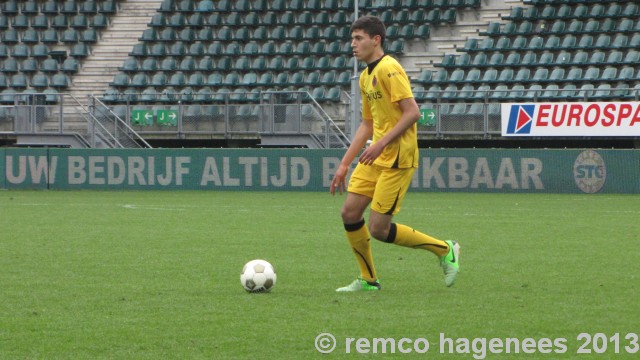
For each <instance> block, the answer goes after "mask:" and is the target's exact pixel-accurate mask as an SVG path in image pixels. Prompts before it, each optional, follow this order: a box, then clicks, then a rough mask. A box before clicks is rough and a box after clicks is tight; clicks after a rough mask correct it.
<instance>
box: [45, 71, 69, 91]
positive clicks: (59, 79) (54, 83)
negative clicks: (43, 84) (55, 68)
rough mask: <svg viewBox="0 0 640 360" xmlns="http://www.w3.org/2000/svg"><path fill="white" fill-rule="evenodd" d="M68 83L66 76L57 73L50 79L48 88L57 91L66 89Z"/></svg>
mask: <svg viewBox="0 0 640 360" xmlns="http://www.w3.org/2000/svg"><path fill="white" fill-rule="evenodd" d="M70 83H71V81H70V80H69V77H68V76H67V75H66V74H63V73H57V74H55V75H53V77H52V78H51V84H50V86H51V87H53V88H55V89H58V90H59V89H66V88H68V87H69V84H70Z"/></svg>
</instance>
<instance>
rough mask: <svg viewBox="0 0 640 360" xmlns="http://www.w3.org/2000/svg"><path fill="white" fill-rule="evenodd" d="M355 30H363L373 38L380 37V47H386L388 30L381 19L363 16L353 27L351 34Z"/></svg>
mask: <svg viewBox="0 0 640 360" xmlns="http://www.w3.org/2000/svg"><path fill="white" fill-rule="evenodd" d="M354 30H362V31H364V32H365V33H366V34H367V35H369V36H371V37H374V36H376V35H380V38H381V40H380V45H384V39H385V37H386V35H387V29H386V28H385V26H384V23H383V22H382V20H380V19H379V18H377V17H375V16H371V15H366V16H362V17H360V18H358V19H357V20H356V21H354V22H353V24H352V25H351V32H353V31H354Z"/></svg>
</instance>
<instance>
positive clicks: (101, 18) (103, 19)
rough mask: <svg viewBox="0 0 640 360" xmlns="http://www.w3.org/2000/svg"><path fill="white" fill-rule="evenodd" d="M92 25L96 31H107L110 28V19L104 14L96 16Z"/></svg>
mask: <svg viewBox="0 0 640 360" xmlns="http://www.w3.org/2000/svg"><path fill="white" fill-rule="evenodd" d="M90 24H91V27H93V28H95V29H106V28H107V27H109V18H108V17H107V16H106V15H104V14H96V15H94V16H93V17H92V18H91V21H90Z"/></svg>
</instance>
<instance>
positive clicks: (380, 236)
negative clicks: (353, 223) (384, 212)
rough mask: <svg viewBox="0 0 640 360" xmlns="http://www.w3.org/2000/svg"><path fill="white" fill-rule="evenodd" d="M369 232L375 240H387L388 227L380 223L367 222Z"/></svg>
mask: <svg viewBox="0 0 640 360" xmlns="http://www.w3.org/2000/svg"><path fill="white" fill-rule="evenodd" d="M369 233H370V234H371V236H373V237H374V238H375V239H376V240H380V241H384V242H387V238H388V237H389V227H388V226H384V225H382V224H374V223H372V224H369Z"/></svg>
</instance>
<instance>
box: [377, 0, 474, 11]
mask: <svg viewBox="0 0 640 360" xmlns="http://www.w3.org/2000/svg"><path fill="white" fill-rule="evenodd" d="M432 7H435V8H441V9H445V8H449V7H454V8H478V7H480V0H373V1H372V2H371V5H370V6H367V9H368V10H376V9H399V8H402V9H420V8H422V9H424V8H432Z"/></svg>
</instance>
